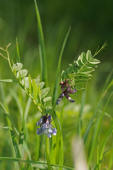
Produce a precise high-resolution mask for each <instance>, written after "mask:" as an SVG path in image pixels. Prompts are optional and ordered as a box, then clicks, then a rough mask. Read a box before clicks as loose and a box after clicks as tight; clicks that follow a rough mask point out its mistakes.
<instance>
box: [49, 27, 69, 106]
mask: <svg viewBox="0 0 113 170" xmlns="http://www.w3.org/2000/svg"><path fill="white" fill-rule="evenodd" d="M70 31H71V27H69V29H68V31H67V33H66V35H65V38H64V41H63V44H62V47H61V50H60V54H59V61H58V66H57V72H56V81H55V85H54V90H53V97H52V105H53V107H54V106H55V105H56V99H57V97H58V96H57V94H58V86H59V81H60V71H61V61H62V55H63V52H64V48H65V46H66V42H67V40H68V37H69V33H70Z"/></svg>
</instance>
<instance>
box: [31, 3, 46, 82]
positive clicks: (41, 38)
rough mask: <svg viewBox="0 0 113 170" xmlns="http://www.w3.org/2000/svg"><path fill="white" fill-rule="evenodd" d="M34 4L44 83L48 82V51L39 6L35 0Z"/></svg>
mask: <svg viewBox="0 0 113 170" xmlns="http://www.w3.org/2000/svg"><path fill="white" fill-rule="evenodd" d="M34 3H35V11H36V18H37V25H38V37H39V52H40V61H41V75H42V81H45V82H46V79H47V70H46V51H45V43H44V35H43V30H42V24H41V19H40V13H39V9H38V5H37V2H36V0H34Z"/></svg>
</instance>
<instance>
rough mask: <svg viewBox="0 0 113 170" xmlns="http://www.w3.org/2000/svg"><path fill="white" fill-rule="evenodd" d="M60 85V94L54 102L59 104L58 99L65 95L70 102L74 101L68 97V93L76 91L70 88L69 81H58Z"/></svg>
mask: <svg viewBox="0 0 113 170" xmlns="http://www.w3.org/2000/svg"><path fill="white" fill-rule="evenodd" d="M60 86H61V90H62V93H61V94H60V96H59V97H58V99H57V102H56V104H59V103H60V101H61V100H62V99H63V97H64V96H65V97H66V98H67V99H68V100H69V101H70V102H75V100H73V99H72V98H71V97H70V94H74V93H75V92H76V89H72V88H71V86H70V85H69V81H68V80H65V81H62V82H60Z"/></svg>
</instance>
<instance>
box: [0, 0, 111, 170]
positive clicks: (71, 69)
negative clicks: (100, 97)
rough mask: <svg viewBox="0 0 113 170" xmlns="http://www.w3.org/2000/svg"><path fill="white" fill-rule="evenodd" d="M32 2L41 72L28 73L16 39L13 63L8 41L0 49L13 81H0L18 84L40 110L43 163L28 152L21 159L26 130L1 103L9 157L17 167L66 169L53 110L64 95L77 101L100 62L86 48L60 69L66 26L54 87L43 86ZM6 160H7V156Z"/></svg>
mask: <svg viewBox="0 0 113 170" xmlns="http://www.w3.org/2000/svg"><path fill="white" fill-rule="evenodd" d="M34 2H35V10H36V17H37V24H38V37H39V51H40V61H41V75H38V76H37V77H36V78H35V79H34V78H32V77H31V75H30V74H29V71H28V70H27V69H25V68H24V65H23V64H22V62H21V57H20V55H19V54H20V51H19V45H18V41H16V49H17V56H18V57H17V58H16V62H14V60H13V59H12V57H11V56H10V54H9V49H8V48H9V46H10V44H9V45H8V46H6V48H0V51H1V53H0V55H1V56H2V57H3V58H4V59H6V60H7V61H8V63H9V66H10V69H11V71H12V73H13V74H14V76H15V79H14V80H12V79H7V80H0V81H1V82H12V83H13V82H16V83H18V84H19V85H20V86H21V87H22V89H23V90H24V91H25V93H26V95H27V96H28V97H29V98H30V99H31V100H32V102H33V103H34V105H35V106H36V108H37V111H38V113H39V112H40V114H41V116H40V118H39V120H36V121H37V124H36V125H37V126H38V128H37V135H38V137H39V138H38V139H39V141H38V142H39V143H38V145H39V147H38V154H40V148H41V144H40V140H41V139H42V138H43V139H44V140H45V146H46V149H45V150H46V161H47V162H42V163H40V162H38V161H37V162H34V161H32V160H31V155H30V154H28V155H29V156H28V160H23V157H22V156H21V151H20V147H19V146H20V144H23V143H24V144H25V146H26V148H27V146H28V145H27V141H26V140H25V138H24V137H23V136H24V135H25V133H26V132H25V126H26V125H25V123H26V122H25V120H24V119H23V122H22V123H23V126H22V130H21V132H18V130H17V129H15V127H14V126H13V124H12V120H11V118H10V114H9V113H8V111H7V110H6V109H5V107H4V106H3V105H2V104H1V107H2V109H3V110H4V111H5V112H6V111H7V112H6V113H7V118H8V126H10V128H9V129H10V134H11V139H12V143H13V147H14V150H15V153H16V159H14V158H12V160H13V161H17V162H18V166H19V167H20V168H21V167H22V166H21V164H20V163H19V162H20V161H23V162H24V161H25V162H26V163H30V169H33V166H32V164H34V163H36V164H37V166H38V165H40V164H42V165H43V169H44V166H45V165H46V167H47V168H48V169H51V167H54V168H56V167H57V168H59V169H68V170H69V169H73V168H71V167H65V166H64V153H63V123H62V121H61V117H60V116H62V115H59V114H58V113H57V107H56V106H57V105H60V102H61V100H63V98H66V99H67V102H72V103H74V102H75V101H77V98H76V99H74V95H75V94H76V93H78V94H79V91H80V90H82V91H85V89H86V87H87V82H88V80H90V79H91V78H92V73H93V72H94V71H95V69H96V68H97V66H98V64H99V63H100V61H99V60H98V59H96V58H95V56H96V55H92V53H91V51H90V50H88V51H87V52H86V53H85V52H83V53H81V54H80V56H79V57H78V58H77V60H74V62H73V63H72V64H69V66H68V67H67V69H66V70H63V71H61V61H62V56H63V52H64V48H65V45H66V42H67V39H68V36H69V33H70V28H69V29H68V31H67V33H66V36H65V38H64V41H63V44H62V47H61V50H60V54H59V61H58V67H57V70H56V80H55V84H54V89H53V93H52V89H51V87H47V69H46V50H45V42H44V35H43V30H42V25H41V20H40V15H39V10H38V6H37V3H36V0H35V1H34ZM102 48H103V47H102ZM97 54H98V53H97ZM110 87H111V85H110V86H109V88H110ZM109 88H108V89H109ZM59 89H60V90H59ZM83 100H84V96H83ZM75 104H76V102H75ZM26 105H27V104H26ZM81 105H82V104H81ZM28 107H30V104H29V102H28ZM26 112H27V111H26ZM81 115H82V108H81V110H80V114H79V119H78V126H79V130H81V129H80V128H81ZM23 117H24V116H23ZM99 120H100V119H99ZM91 126H92V122H91V123H90V124H89V127H88V129H87V130H86V133H85V135H84V143H85V141H86V138H87V136H88V133H89V129H90V127H91ZM95 133H96V132H95ZM34 135H35V134H34ZM96 135H97V133H96ZM18 136H19V137H18ZM20 139H21V142H19V141H20ZM94 141H95V139H94ZM28 150H29V149H27V151H28ZM28 153H29V152H28ZM92 153H93V149H92V151H91V153H90V160H91V159H92ZM39 157H40V155H39ZM39 157H38V158H39ZM18 158H19V159H18ZM1 159H2V158H1ZM3 159H5V158H3ZM7 160H9V158H8V159H7ZM27 161H28V162H27Z"/></svg>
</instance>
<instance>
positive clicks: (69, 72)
mask: <svg viewBox="0 0 113 170" xmlns="http://www.w3.org/2000/svg"><path fill="white" fill-rule="evenodd" d="M99 63H100V61H99V60H97V59H95V58H94V57H93V56H92V54H91V51H90V50H88V51H87V52H86V53H84V52H83V53H81V55H80V56H79V57H78V59H77V60H76V61H74V62H73V64H69V67H68V68H67V69H66V70H65V71H63V72H62V75H61V78H62V80H65V79H69V80H70V84H71V85H72V87H73V88H75V89H77V90H80V89H81V90H82V89H84V88H85V87H86V84H87V82H88V80H89V79H90V78H91V77H92V72H94V71H95V68H96V67H97V65H98V64H99Z"/></svg>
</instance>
